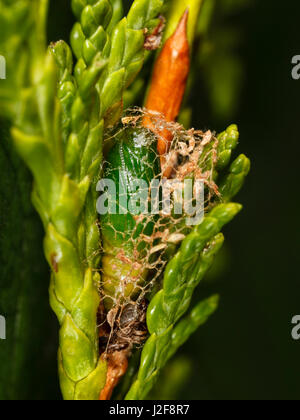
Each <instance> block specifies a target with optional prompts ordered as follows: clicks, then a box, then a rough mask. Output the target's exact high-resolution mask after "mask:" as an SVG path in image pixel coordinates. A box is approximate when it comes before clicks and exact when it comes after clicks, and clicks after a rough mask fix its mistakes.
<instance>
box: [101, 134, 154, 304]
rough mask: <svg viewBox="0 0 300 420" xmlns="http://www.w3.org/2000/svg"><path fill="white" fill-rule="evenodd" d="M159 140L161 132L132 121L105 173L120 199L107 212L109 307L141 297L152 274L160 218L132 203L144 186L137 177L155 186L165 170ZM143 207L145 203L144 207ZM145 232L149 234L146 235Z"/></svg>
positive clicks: (112, 199) (111, 154)
mask: <svg viewBox="0 0 300 420" xmlns="http://www.w3.org/2000/svg"><path fill="white" fill-rule="evenodd" d="M156 144H157V142H156V138H155V135H154V134H152V133H151V132H150V131H149V130H147V129H145V128H143V127H126V128H125V129H124V130H122V131H121V132H120V133H119V134H117V135H116V137H115V139H114V145H113V146H112V147H111V149H110V151H109V153H108V155H107V158H106V164H105V166H104V173H103V178H104V179H106V180H110V181H112V182H113V183H114V185H115V186H116V190H115V191H113V192H114V193H116V196H114V197H113V196H111V192H110V191H108V200H109V201H110V202H111V203H114V211H113V212H110V211H108V212H107V214H105V215H102V216H101V230H102V240H103V248H104V249H103V251H104V256H103V258H102V270H103V275H102V282H103V292H104V295H105V299H104V302H105V307H106V308H107V309H111V308H112V307H113V306H114V304H115V303H116V302H118V303H120V304H122V303H123V301H124V300H126V299H130V298H132V299H135V298H136V297H137V296H138V295H139V290H141V289H140V288H141V287H142V286H143V284H144V283H145V281H146V278H147V275H148V270H147V268H145V267H144V266H143V263H142V260H143V258H145V257H146V254H147V250H148V248H149V245H147V243H148V242H147V237H149V238H150V237H151V235H152V234H153V231H154V226H155V221H154V219H153V218H152V217H150V218H149V217H147V216H145V217H143V216H142V217H140V215H139V214H135V215H133V214H132V213H130V210H128V205H130V202H131V199H135V197H136V194H137V192H138V188H137V184H136V181H137V180H143V181H145V182H146V183H147V185H148V186H150V183H151V181H152V180H153V179H154V178H156V177H157V176H158V175H159V172H160V165H159V158H158V155H157V152H156ZM116 197H117V198H116ZM142 208H143V206H142V205H141V212H142ZM144 208H145V207H144ZM113 213H114V214H113ZM141 235H143V237H145V240H141Z"/></svg>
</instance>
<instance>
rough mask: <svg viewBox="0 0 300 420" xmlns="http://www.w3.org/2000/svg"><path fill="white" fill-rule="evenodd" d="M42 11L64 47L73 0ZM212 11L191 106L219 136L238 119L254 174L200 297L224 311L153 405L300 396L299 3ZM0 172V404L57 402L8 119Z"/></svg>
mask: <svg viewBox="0 0 300 420" xmlns="http://www.w3.org/2000/svg"><path fill="white" fill-rule="evenodd" d="M50 3H51V10H50V18H49V31H48V33H49V41H50V40H51V41H53V40H58V39H60V38H63V39H65V40H68V34H69V32H70V28H71V27H72V24H73V16H72V13H71V11H70V6H69V4H70V1H69V0H52V1H51V2H50ZM210 3H211V7H210V8H207V9H206V17H205V19H204V18H203V19H202V21H201V22H200V23H199V40H198V42H197V44H196V46H195V48H194V51H193V60H194V68H193V77H192V80H193V83H194V85H193V88H192V89H191V94H190V95H189V97H188V98H187V102H186V109H187V110H188V109H189V107H192V108H193V115H192V126H194V127H197V128H201V129H205V128H206V129H207V128H211V129H215V130H216V131H217V132H219V131H222V130H223V129H224V128H226V126H228V125H229V124H230V123H237V124H238V125H239V129H240V133H241V141H240V146H239V148H238V150H237V153H245V154H247V155H248V156H249V157H250V158H251V161H252V170H251V173H250V175H249V177H248V180H247V182H246V185H245V187H244V189H243V191H242V192H241V193H240V195H239V197H238V201H239V202H241V203H242V204H243V205H244V211H243V212H242V213H241V214H240V215H239V216H238V218H237V219H236V220H235V221H234V222H233V223H231V224H230V225H229V226H228V227H227V228H226V231H225V236H226V245H225V247H224V249H223V251H222V253H221V254H220V256H219V258H218V260H217V262H216V264H215V266H214V268H213V269H212V271H211V272H210V273H209V276H208V277H207V279H206V280H205V282H204V283H202V285H201V286H200V287H199V289H198V291H197V296H195V302H197V301H198V300H200V299H202V298H203V297H206V296H209V295H211V294H215V293H219V294H220V295H221V303H220V308H219V310H218V311H217V312H216V314H215V315H214V316H213V317H212V318H211V319H210V321H209V322H208V323H207V324H206V325H205V326H204V327H202V328H201V329H200V330H199V331H198V332H197V333H196V334H195V335H194V336H193V337H192V338H191V339H190V340H189V342H188V343H187V344H186V345H185V346H184V348H183V349H182V350H181V351H180V352H179V354H178V355H177V356H176V357H175V358H174V359H173V360H172V361H171V362H170V363H169V365H168V366H167V368H166V370H165V372H164V373H163V375H162V378H161V381H160V387H159V388H157V389H155V390H154V392H153V394H152V395H151V397H152V398H157V399H176V398H180V399H210V400H216V399H234V400H237V399H243V400H244V399H247V400H248V399H251V400H253V399H264V400H265V399H268V400H269V399H270V400H275V399H299V398H300V383H299V376H300V364H299V363H297V362H298V358H299V355H300V341H299V342H297V341H293V340H292V338H291V330H292V324H291V320H292V317H293V316H294V315H299V314H300V284H299V272H298V261H299V237H298V234H299V231H300V230H299V222H298V220H299V217H298V216H297V214H299V213H298V211H299V195H298V193H297V191H299V186H298V185H297V182H298V179H299V177H298V168H299V158H298V156H299V140H300V139H299V125H300V119H299V99H300V81H295V80H293V79H292V77H291V70H292V64H291V59H292V57H293V56H294V55H299V54H300V34H299V17H300V2H299V1H297V0H288V1H287V2H286V3H285V4H284V6H283V5H282V4H281V3H280V2H274V1H272V0H264V1H261V0H260V1H259V0H216V1H213V0H212V1H211V2H210ZM187 114H189V113H188V111H187ZM2 139H3V141H2ZM0 168H1V173H2V174H3V175H2V176H1V177H0V203H1V206H0V287H1V297H0V314H6V315H7V322H8V324H7V328H8V331H7V337H8V339H7V340H6V341H2V342H1V343H0V360H1V366H0V399H59V398H60V392H59V389H58V380H57V376H56V350H57V322H56V319H55V317H54V315H52V312H51V310H50V308H49V304H48V296H47V295H48V290H47V289H48V282H49V269H48V267H47V264H46V262H45V261H44V258H43V254H42V249H41V243H42V236H43V233H42V227H41V225H40V222H39V220H38V217H37V216H36V215H35V213H34V211H33V209H32V208H31V205H30V203H29V199H28V197H29V195H30V190H31V179H30V176H29V174H28V173H27V171H26V170H25V168H24V167H23V164H22V163H21V162H20V161H19V160H18V158H17V157H16V156H15V154H14V152H13V150H12V149H11V147H10V141H9V135H8V129H7V127H6V126H5V124H4V123H3V122H2V123H1V144H0ZM7 174H9V176H7ZM20 214H22V217H21V218H20ZM4 384H5V385H4Z"/></svg>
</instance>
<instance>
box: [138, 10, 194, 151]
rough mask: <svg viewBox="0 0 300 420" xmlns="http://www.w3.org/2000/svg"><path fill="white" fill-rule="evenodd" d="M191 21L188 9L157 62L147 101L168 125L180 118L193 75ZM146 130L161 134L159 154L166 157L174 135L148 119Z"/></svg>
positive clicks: (149, 106) (149, 108) (146, 118)
mask: <svg viewBox="0 0 300 420" xmlns="http://www.w3.org/2000/svg"><path fill="white" fill-rule="evenodd" d="M188 17H189V10H188V9H187V10H186V11H185V12H184V14H183V16H182V18H181V20H180V22H179V24H178V26H177V28H176V30H175V32H174V34H173V35H172V36H171V37H170V38H169V39H168V40H167V41H166V43H165V45H164V47H163V49H162V51H161V53H160V55H159V57H158V59H157V61H156V63H155V66H154V71H153V75H152V81H151V86H150V90H149V94H148V97H147V101H146V108H147V109H148V110H149V111H155V112H159V113H161V114H162V115H163V116H164V117H165V119H166V121H168V122H170V121H175V120H176V118H177V117H178V114H179V112H180V107H181V104H182V100H183V97H184V93H185V88H186V83H187V79H188V75H189V71H190V48H189V42H188V37H187V24H188ZM144 126H146V127H148V128H150V129H151V130H152V131H153V132H154V133H156V134H158V137H159V140H158V152H159V154H160V156H161V157H163V156H164V155H165V154H166V153H167V151H168V149H169V146H170V143H171V141H172V134H171V133H170V132H169V131H168V130H164V131H163V132H161V130H158V129H157V128H156V127H155V124H154V123H153V121H152V120H151V119H150V118H148V117H145V119H144Z"/></svg>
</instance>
